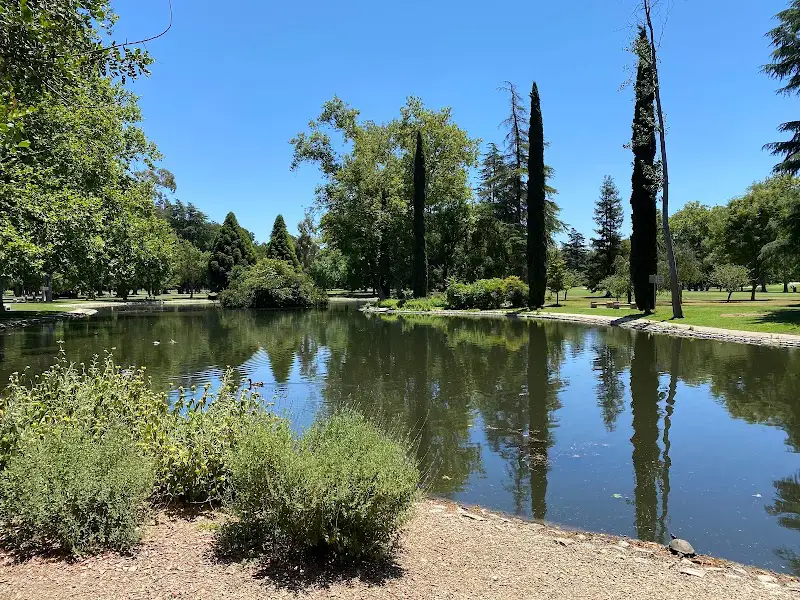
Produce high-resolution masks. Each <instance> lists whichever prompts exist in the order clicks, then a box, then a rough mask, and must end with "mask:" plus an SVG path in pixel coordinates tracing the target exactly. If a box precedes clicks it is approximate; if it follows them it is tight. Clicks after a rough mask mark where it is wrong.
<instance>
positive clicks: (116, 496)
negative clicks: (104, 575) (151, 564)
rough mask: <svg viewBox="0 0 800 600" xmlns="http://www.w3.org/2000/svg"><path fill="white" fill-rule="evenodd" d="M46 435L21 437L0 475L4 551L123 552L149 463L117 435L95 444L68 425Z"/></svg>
mask: <svg viewBox="0 0 800 600" xmlns="http://www.w3.org/2000/svg"><path fill="white" fill-rule="evenodd" d="M46 433H47V435H45V436H44V437H43V438H40V437H38V436H35V435H32V436H29V437H26V438H25V439H24V440H23V441H22V442H21V444H20V447H19V449H18V452H16V453H14V454H13V455H11V456H10V457H9V458H8V460H7V463H6V467H5V470H4V471H3V473H2V476H0V528H2V539H3V542H4V543H5V545H6V546H8V547H10V548H13V549H15V550H17V551H22V552H31V551H40V550H51V549H54V548H58V549H60V550H62V551H66V552H69V553H71V554H84V553H87V552H94V551H99V550H102V549H106V548H110V549H115V550H126V549H128V548H130V547H131V546H132V545H133V544H135V543H136V542H137V541H138V540H139V537H140V531H141V530H140V525H141V523H142V519H143V517H144V515H145V512H146V501H147V499H148V497H149V496H150V494H151V492H152V490H153V477H154V473H153V466H152V462H151V461H149V460H147V459H145V458H143V457H142V456H141V455H140V454H139V452H138V451H137V450H136V448H135V446H134V444H133V443H132V441H131V440H130V439H129V438H128V437H127V436H126V435H122V434H120V433H117V432H109V433H108V434H107V435H106V436H103V437H101V438H100V439H95V438H93V436H90V435H87V434H86V433H85V432H82V431H81V430H80V429H78V428H75V427H72V426H67V427H63V428H52V429H51V430H49V431H47V432H46Z"/></svg>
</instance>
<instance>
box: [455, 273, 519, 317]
mask: <svg viewBox="0 0 800 600" xmlns="http://www.w3.org/2000/svg"><path fill="white" fill-rule="evenodd" d="M445 296H446V305H447V308H451V309H456V310H463V309H470V308H477V309H480V310H490V309H498V308H502V307H503V306H510V307H512V308H521V307H523V306H525V304H526V302H527V300H528V286H527V285H525V283H524V282H523V281H522V280H521V279H520V278H519V277H506V278H505V279H479V280H478V281H476V282H474V283H457V282H453V283H451V284H450V285H448V286H447V291H446V293H445Z"/></svg>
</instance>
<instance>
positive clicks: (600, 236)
mask: <svg viewBox="0 0 800 600" xmlns="http://www.w3.org/2000/svg"><path fill="white" fill-rule="evenodd" d="M622 220H623V212H622V200H621V199H620V196H619V190H618V189H617V186H616V185H614V180H613V179H612V178H611V177H610V176H608V175H607V176H606V177H605V178H604V179H603V185H602V186H601V188H600V197H599V198H598V200H597V204H596V205H595V209H594V222H595V224H596V225H597V227H596V229H595V232H596V233H597V237H594V238H592V239H591V242H592V254H591V256H590V259H589V267H588V271H587V283H588V286H589V288H591V289H597V287H598V285H599V284H600V281H602V280H603V279H605V278H606V277H608V276H609V275H612V274H613V273H614V270H615V269H614V261H615V260H616V258H617V256H619V255H620V252H621V248H622V233H621V229H622Z"/></svg>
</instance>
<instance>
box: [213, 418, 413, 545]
mask: <svg viewBox="0 0 800 600" xmlns="http://www.w3.org/2000/svg"><path fill="white" fill-rule="evenodd" d="M418 482H419V471H418V469H417V467H416V465H415V463H414V462H413V461H412V460H411V459H410V458H409V457H408V455H407V453H406V449H405V448H404V447H403V446H402V445H401V444H399V443H397V442H395V441H393V440H392V439H390V438H389V437H388V436H386V435H385V434H383V433H381V432H380V431H379V430H378V429H377V428H376V427H374V426H373V425H372V424H370V423H369V422H368V421H367V420H365V419H364V418H363V417H361V416H359V415H358V414H356V413H353V412H343V413H339V414H337V415H334V416H333V417H332V418H331V419H330V420H328V421H326V422H320V423H317V424H315V425H314V426H313V427H312V428H311V429H310V430H309V431H308V432H306V434H305V435H304V436H303V437H302V438H301V439H300V440H295V439H293V437H292V435H291V433H290V431H289V429H288V427H286V426H285V425H284V424H273V425H271V426H268V427H264V426H260V427H257V428H256V429H255V430H254V431H253V432H252V433H251V435H249V436H248V437H247V439H246V440H245V441H244V442H243V443H242V444H241V445H239V446H237V448H236V449H235V451H234V452H233V454H232V458H231V484H232V487H231V489H232V497H231V502H230V504H229V509H230V511H231V513H232V514H233V515H234V516H235V517H236V519H237V520H236V521H235V522H233V523H231V524H230V525H228V526H226V527H225V528H224V529H223V532H222V538H221V541H222V542H223V544H224V545H227V546H228V548H229V549H237V550H245V551H255V552H259V551H262V550H264V549H265V548H267V547H269V548H271V549H272V550H276V549H281V550H284V551H305V550H311V549H315V550H323V551H328V552H331V553H333V554H334V555H335V556H336V557H337V558H339V559H342V560H350V559H357V558H360V557H364V556H371V555H376V554H380V553H381V552H383V551H386V550H387V549H389V548H390V547H391V545H392V543H393V542H394V540H395V539H396V536H397V533H398V530H399V528H400V526H401V525H402V524H403V523H404V521H405V520H406V518H407V517H408V515H409V511H410V508H411V506H412V504H413V502H414V500H415V499H416V498H417V493H418V492H417V485H418Z"/></svg>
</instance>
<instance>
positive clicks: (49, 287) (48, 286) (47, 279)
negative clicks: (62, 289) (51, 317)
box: [44, 273, 53, 302]
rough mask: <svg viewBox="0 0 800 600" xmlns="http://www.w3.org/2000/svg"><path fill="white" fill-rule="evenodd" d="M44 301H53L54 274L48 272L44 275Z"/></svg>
mask: <svg viewBox="0 0 800 600" xmlns="http://www.w3.org/2000/svg"><path fill="white" fill-rule="evenodd" d="M44 301H45V302H52V301H53V275H52V274H50V273H46V274H45V276H44Z"/></svg>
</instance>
